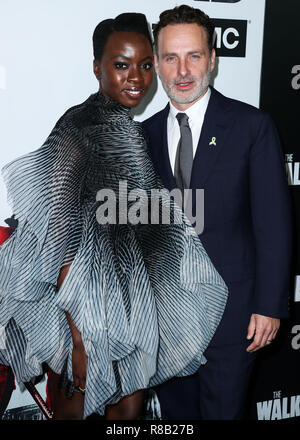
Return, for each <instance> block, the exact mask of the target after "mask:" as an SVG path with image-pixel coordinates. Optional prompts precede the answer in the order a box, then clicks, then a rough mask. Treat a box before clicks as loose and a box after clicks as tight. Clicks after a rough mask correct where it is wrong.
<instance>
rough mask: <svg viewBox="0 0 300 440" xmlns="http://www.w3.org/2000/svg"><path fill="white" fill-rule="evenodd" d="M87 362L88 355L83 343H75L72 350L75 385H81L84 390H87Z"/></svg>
mask: <svg viewBox="0 0 300 440" xmlns="http://www.w3.org/2000/svg"><path fill="white" fill-rule="evenodd" d="M87 363H88V357H87V355H86V353H85V349H84V345H83V343H82V342H81V343H79V344H76V345H74V347H73V352H72V370H73V381H74V385H75V387H80V388H81V391H82V392H84V391H83V390H85V380H86V370H87Z"/></svg>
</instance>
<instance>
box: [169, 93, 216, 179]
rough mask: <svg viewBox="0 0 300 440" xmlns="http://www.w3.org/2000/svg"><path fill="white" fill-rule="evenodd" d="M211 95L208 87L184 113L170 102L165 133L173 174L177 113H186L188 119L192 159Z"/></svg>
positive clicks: (177, 138)
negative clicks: (166, 134)
mask: <svg viewBox="0 0 300 440" xmlns="http://www.w3.org/2000/svg"><path fill="white" fill-rule="evenodd" d="M210 95H211V90H210V88H209V87H208V89H207V92H206V93H205V95H204V96H202V98H201V99H199V100H198V101H196V102H195V104H193V105H191V106H190V107H189V108H188V109H186V110H185V111H184V112H181V111H180V110H178V109H177V108H176V107H174V105H173V104H172V103H171V102H170V111H169V115H168V121H167V132H168V150H169V158H170V164H171V168H172V171H173V174H174V168H175V159H176V152H177V146H178V142H179V139H180V128H179V123H178V121H177V119H176V115H177V113H186V114H187V116H188V117H189V125H190V128H191V132H192V138H193V157H195V154H196V150H197V145H198V142H199V138H200V134H201V130H202V125H203V120H204V116H205V112H206V109H207V106H208V102H209V98H210Z"/></svg>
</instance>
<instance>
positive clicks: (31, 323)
mask: <svg viewBox="0 0 300 440" xmlns="http://www.w3.org/2000/svg"><path fill="white" fill-rule="evenodd" d="M3 175H4V179H5V182H6V184H7V188H8V199H9V202H10V204H11V207H12V210H13V213H14V214H15V215H16V218H17V219H18V221H19V224H18V227H17V229H16V230H15V232H14V233H13V234H12V235H11V237H10V238H9V239H8V240H7V241H6V242H4V243H3V245H2V246H1V247H0V271H1V279H0V363H1V362H2V363H6V364H10V365H11V366H12V368H13V371H14V374H15V376H16V379H17V381H19V382H22V381H28V380H30V379H31V378H33V377H34V376H38V375H40V374H41V373H42V364H43V363H47V364H48V365H49V367H50V368H51V369H53V370H54V371H55V372H57V373H60V372H61V371H62V369H63V366H64V363H65V362H66V360H67V372H68V378H69V379H70V380H72V365H71V355H69V354H70V353H71V351H72V338H71V334H70V330H69V327H68V323H67V320H66V317H65V313H64V312H65V311H68V312H69V313H70V315H71V317H72V319H73V321H74V324H75V325H76V327H77V328H78V330H79V331H80V332H81V334H82V338H83V342H84V346H85V350H86V353H87V356H88V368H87V380H86V393H85V410H84V416H85V417H87V416H88V415H89V414H92V413H94V412H98V413H99V414H103V413H104V409H105V406H106V405H107V404H110V403H116V402H117V401H118V400H119V399H120V398H122V397H123V396H125V395H128V394H131V393H133V392H134V391H136V390H138V389H141V388H148V387H151V386H154V385H156V384H159V383H161V382H164V381H166V380H168V379H169V378H171V377H173V376H184V375H189V374H192V373H194V372H195V371H196V370H197V369H198V368H199V366H200V365H201V364H203V363H204V362H205V358H204V356H203V352H204V350H205V349H206V347H207V345H208V344H209V342H210V340H211V338H212V336H213V334H214V332H215V330H216V328H217V326H218V324H219V321H220V319H221V317H222V314H223V311H224V307H225V304H226V300H227V293H228V292H227V287H226V285H225V284H224V281H223V280H222V278H221V277H220V275H219V274H218V273H217V272H216V270H215V268H214V266H213V265H212V263H211V261H210V259H209V258H208V256H207V254H206V252H205V250H204V248H203V246H202V244H201V242H200V240H199V238H198V236H197V234H196V233H195V231H194V229H193V228H192V226H191V225H190V223H189V221H188V220H187V218H186V217H185V216H184V214H182V212H181V211H180V210H179V208H177V206H174V204H172V203H171V211H172V212H173V214H174V213H175V212H176V213H177V214H178V215H181V216H182V219H183V222H182V223H181V224H169V225H168V224H153V225H151V224H137V225H133V224H130V223H128V224H106V225H100V224H99V223H98V221H97V219H96V210H97V208H98V207H99V203H100V202H99V201H97V200H96V194H97V192H98V191H99V190H100V189H101V188H110V189H113V190H114V191H115V193H116V194H118V189H119V182H120V181H123V182H124V181H126V182H127V186H128V192H129V191H131V190H132V189H143V190H144V191H146V193H147V194H148V195H149V196H150V191H151V189H153V188H157V189H161V188H162V184H161V182H160V179H159V178H158V176H157V175H156V173H155V171H154V169H153V165H152V162H151V160H150V158H149V154H148V151H147V145H146V142H145V138H144V135H143V131H142V128H141V125H140V124H139V123H137V122H135V121H133V120H132V118H131V116H130V109H128V108H126V107H123V106H121V105H120V104H118V103H116V102H114V101H112V100H110V99H107V98H105V97H104V96H103V95H102V94H101V93H100V92H98V93H96V94H94V95H91V96H90V97H89V98H88V99H87V100H86V101H85V102H84V103H83V104H80V105H78V106H75V107H72V108H71V109H69V110H68V111H67V112H66V113H65V114H64V115H63V116H62V117H61V118H60V119H59V121H58V122H57V124H56V126H55V127H54V129H53V130H52V132H51V134H50V136H49V137H48V139H47V140H46V142H45V143H44V145H43V146H42V147H41V148H39V149H38V150H36V151H34V152H32V153H29V154H26V155H25V156H22V157H20V158H18V159H16V160H14V161H13V162H11V163H9V164H8V165H6V166H5V167H4V169H3ZM118 202H119V200H118V199H117V203H118ZM128 203H129V205H130V203H131V204H132V202H128ZM129 205H128V207H129ZM69 263H72V265H71V267H70V270H69V272H68V274H67V276H66V278H65V279H64V282H63V284H62V286H61V288H60V289H59V290H58V289H57V287H56V286H57V279H58V275H59V273H60V270H61V268H62V266H64V265H66V264H69Z"/></svg>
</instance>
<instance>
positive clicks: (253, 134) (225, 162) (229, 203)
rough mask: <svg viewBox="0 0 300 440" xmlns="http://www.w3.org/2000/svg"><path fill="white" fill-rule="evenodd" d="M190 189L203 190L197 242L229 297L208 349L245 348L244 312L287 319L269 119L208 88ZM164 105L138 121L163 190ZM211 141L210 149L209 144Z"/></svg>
mask: <svg viewBox="0 0 300 440" xmlns="http://www.w3.org/2000/svg"><path fill="white" fill-rule="evenodd" d="M211 91H212V93H211V97H210V100H209V104H208V107H207V111H206V114H205V118H204V123H203V127H202V131H201V136H200V139H199V144H198V147H197V151H196V154H195V157H194V162H193V169H192V176H191V188H194V189H196V188H203V189H204V230H203V232H202V234H200V235H199V238H200V240H201V241H202V243H203V245H204V247H205V249H206V251H207V254H208V256H209V257H210V259H211V261H212V263H213V264H214V266H215V268H216V269H217V271H218V272H219V274H220V275H221V276H222V278H223V279H224V281H225V283H226V284H227V286H228V289H229V297H228V301H227V305H226V308H225V312H224V315H223V318H222V321H221V323H220V325H219V328H218V330H217V332H216V334H215V336H214V339H213V341H212V344H215V345H219V344H222V345H223V344H234V343H239V342H241V341H243V340H244V341H246V336H247V327H248V324H249V320H250V317H251V314H252V313H258V314H261V315H265V316H270V317H275V318H284V317H287V316H288V296H289V294H288V290H289V279H290V264H291V213H290V196H289V190H288V184H287V177H286V172H285V168H284V161H283V154H282V150H281V146H280V142H279V138H278V135H277V131H276V129H275V126H274V124H273V122H272V120H271V118H270V117H269V116H268V115H267V114H266V113H264V112H262V111H261V110H259V109H257V108H255V107H253V106H250V105H248V104H245V103H242V102H240V101H237V100H233V99H229V98H227V97H225V96H223V95H222V94H221V93H219V92H217V91H216V90H215V89H214V88H211ZM168 113H169V105H167V106H166V107H165V109H164V110H162V111H160V112H158V113H156V114H155V115H153V116H152V117H150V118H149V119H147V120H146V121H144V122H143V127H144V130H145V132H146V137H147V139H148V145H149V150H150V155H151V158H152V160H153V162H154V166H155V168H156V171H157V172H158V174H159V175H160V177H161V179H162V181H163V184H164V186H165V187H166V188H167V189H168V190H172V189H173V188H176V183H175V180H174V177H173V173H172V169H171V165H170V161H169V155H168V146H167V118H168ZM213 137H214V138H215V142H214V143H215V144H216V145H214V143H211V141H212V138H213Z"/></svg>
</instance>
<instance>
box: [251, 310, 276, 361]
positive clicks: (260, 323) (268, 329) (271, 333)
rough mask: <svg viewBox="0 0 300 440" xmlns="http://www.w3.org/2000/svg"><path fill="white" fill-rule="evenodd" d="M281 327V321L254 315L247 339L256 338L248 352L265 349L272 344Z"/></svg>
mask: <svg viewBox="0 0 300 440" xmlns="http://www.w3.org/2000/svg"><path fill="white" fill-rule="evenodd" d="M279 327H280V319H277V318H269V317H268V316H263V315H257V314H255V313H253V314H252V315H251V318H250V323H249V326H248V334H247V339H252V338H253V337H254V340H253V341H252V343H251V344H250V345H249V347H248V348H247V351H248V352H251V353H252V352H254V351H257V350H259V349H260V348H262V347H265V345H269V344H271V342H272V341H273V339H274V338H275V336H276V333H277V331H278V329H279Z"/></svg>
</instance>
